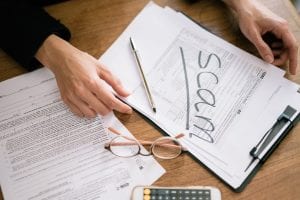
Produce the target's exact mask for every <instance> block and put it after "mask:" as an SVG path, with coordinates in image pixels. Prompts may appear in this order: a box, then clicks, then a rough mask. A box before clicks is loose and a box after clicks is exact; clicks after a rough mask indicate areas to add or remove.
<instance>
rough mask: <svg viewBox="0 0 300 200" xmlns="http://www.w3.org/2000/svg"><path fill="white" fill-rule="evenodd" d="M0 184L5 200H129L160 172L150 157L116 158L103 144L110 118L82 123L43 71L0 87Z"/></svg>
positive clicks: (112, 118) (108, 136)
mask: <svg viewBox="0 0 300 200" xmlns="http://www.w3.org/2000/svg"><path fill="white" fill-rule="evenodd" d="M0 113H1V115H0V163H1V164H0V182H1V188H2V191H3V194H4V197H5V199H7V200H21V199H22V200H41V199H47V200H50V199H55V200H57V199H64V200H66V199H81V200H90V199H103V200H104V199H129V197H130V193H131V190H132V188H133V187H134V186H136V185H140V184H144V185H148V184H152V183H153V182H154V181H155V180H157V179H158V178H159V177H160V176H161V175H162V174H163V173H164V169H163V168H162V167H161V166H160V165H159V164H158V163H157V162H156V161H155V160H154V159H153V158H152V157H140V156H136V157H133V158H119V157H117V156H115V155H113V154H112V153H111V152H109V151H108V150H106V149H104V144H105V143H107V142H109V141H110V139H111V138H112V137H114V136H113V135H112V133H109V132H108V131H107V127H108V126H112V127H114V128H116V129H118V130H119V131H120V132H122V133H123V134H126V135H128V136H131V134H130V133H129V131H128V130H127V129H126V128H125V127H124V126H123V125H122V124H121V123H120V122H119V121H118V119H117V118H116V117H115V116H114V115H113V113H111V114H109V115H108V116H106V117H100V116H99V117H97V118H94V119H84V118H79V117H76V116H75V115H73V114H72V113H71V112H70V111H69V109H68V108H67V107H66V105H65V104H64V103H63V102H62V101H61V99H60V94H59V91H58V88H57V85H56V81H55V79H54V77H53V75H52V74H51V73H50V72H49V71H48V70H47V69H46V68H43V69H40V70H37V71H34V72H32V73H29V74H26V75H22V76H19V77H16V78H13V79H11V80H8V81H4V82H2V83H0Z"/></svg>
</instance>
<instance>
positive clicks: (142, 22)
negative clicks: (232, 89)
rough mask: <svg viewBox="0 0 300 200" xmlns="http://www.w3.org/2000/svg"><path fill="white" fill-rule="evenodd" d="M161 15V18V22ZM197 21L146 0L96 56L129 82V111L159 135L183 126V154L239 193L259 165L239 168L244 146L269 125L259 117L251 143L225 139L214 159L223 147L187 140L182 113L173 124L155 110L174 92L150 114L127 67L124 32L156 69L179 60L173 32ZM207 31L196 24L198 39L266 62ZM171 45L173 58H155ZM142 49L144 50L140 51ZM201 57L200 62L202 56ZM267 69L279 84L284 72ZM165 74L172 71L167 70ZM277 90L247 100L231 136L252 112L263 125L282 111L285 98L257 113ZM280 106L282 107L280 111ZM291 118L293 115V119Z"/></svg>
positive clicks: (128, 53)
mask: <svg viewBox="0 0 300 200" xmlns="http://www.w3.org/2000/svg"><path fill="white" fill-rule="evenodd" d="M144 11H145V12H144ZM150 15H151V17H150ZM165 15H166V18H164V16H165ZM175 15H176V16H175ZM154 16H156V17H157V18H159V19H161V20H158V21H157V20H156V21H155V23H154V20H153V17H154ZM176 17H178V21H176ZM163 19H165V21H164V20H163ZM174 20H175V21H174ZM160 21H161V22H160ZM173 21H174V23H171V22H173ZM157 23H159V25H157ZM169 24H172V25H170V29H168V27H169ZM198 25H199V23H197V22H196V23H195V22H194V21H193V20H190V18H189V19H186V18H185V17H183V16H181V13H180V16H179V15H178V12H176V11H174V10H172V9H170V8H168V9H165V10H164V8H161V7H159V6H157V5H155V4H154V3H149V4H148V5H147V6H146V7H145V8H144V10H143V11H142V12H141V13H140V14H139V15H138V16H137V17H136V18H135V19H134V20H133V22H132V24H130V26H128V28H127V29H126V30H125V31H124V32H123V33H122V34H121V36H120V37H119V38H118V39H117V40H116V42H115V43H114V44H113V45H112V46H111V47H110V48H109V49H108V51H106V52H105V53H104V54H103V55H102V57H101V58H100V61H101V62H103V63H104V64H106V65H107V66H110V69H111V70H112V72H115V74H116V75H119V78H120V80H121V81H122V82H126V81H127V82H128V86H131V88H129V89H130V90H133V91H134V92H133V93H132V94H131V96H130V97H131V98H129V99H126V100H125V99H123V100H124V101H125V102H126V103H128V104H129V105H130V106H132V108H133V109H134V110H136V111H137V112H138V113H140V114H141V115H142V116H143V117H144V118H145V119H147V121H149V122H150V123H151V124H154V125H155V127H156V128H158V129H159V130H160V131H161V132H162V133H163V134H166V135H170V136H172V135H174V131H175V132H176V131H185V133H186V140H184V143H185V144H184V145H186V147H189V150H190V152H189V153H190V155H191V156H192V158H194V160H195V161H197V162H199V163H201V164H202V166H204V167H205V168H206V169H208V171H209V172H211V173H213V174H214V175H215V176H217V177H218V178H219V179H220V180H222V181H223V182H224V183H225V184H226V185H227V186H229V187H230V188H231V189H232V190H234V191H236V192H240V191H242V190H243V189H244V187H245V186H246V185H247V183H248V182H249V181H250V180H251V178H252V177H253V176H254V175H255V173H256V172H257V170H258V169H259V168H260V167H259V166H261V165H262V163H260V164H259V165H256V166H255V168H254V167H251V169H250V170H251V172H250V171H249V172H247V173H242V171H243V170H244V165H247V164H248V163H247V162H248V160H250V156H249V158H248V157H247V156H248V155H249V151H250V150H249V148H251V147H252V146H251V145H255V144H256V143H257V141H258V140H259V139H260V137H261V135H262V134H263V133H264V130H265V129H268V128H269V127H267V126H268V125H267V124H265V123H264V122H262V124H265V125H261V124H260V126H261V128H259V129H254V130H253V131H255V132H256V133H257V134H256V136H254V137H251V136H249V137H250V139H251V140H250V141H251V142H248V141H247V140H243V138H242V137H239V138H238V139H240V140H243V141H242V143H241V144H246V146H247V147H245V148H244V146H242V145H235V147H234V148H231V144H230V141H229V142H227V143H226V144H225V145H227V146H226V148H227V147H229V148H230V149H228V151H227V152H226V154H224V155H225V156H227V157H226V158H224V159H223V160H222V159H220V158H221V156H223V152H217V150H218V149H217V148H216V146H209V144H208V143H205V144H204V143H203V142H202V141H201V140H198V141H196V140H193V141H192V139H191V138H187V137H190V134H189V132H190V131H189V129H187V128H186V127H187V126H186V123H187V121H189V118H188V117H182V118H180V120H181V119H183V120H181V121H180V120H178V121H179V122H178V123H181V124H180V125H178V124H175V123H176V122H177V121H175V120H174V121H172V119H173V118H172V119H170V118H168V119H167V120H166V118H163V117H162V116H163V115H164V114H167V113H166V112H163V111H161V110H163V109H160V108H163V107H162V106H166V107H167V106H168V105H171V106H173V102H174V99H176V98H174V96H171V95H170V96H167V95H166V96H163V95H164V94H166V93H164V94H162V97H160V98H161V99H160V100H158V99H155V100H156V104H157V107H158V110H157V111H158V112H157V113H156V114H154V113H153V111H152V109H150V107H149V103H148V101H146V99H147V98H146V96H145V93H144V92H143V89H141V88H139V87H140V86H139V83H140V82H139V81H140V80H136V79H135V77H137V78H138V77H139V76H138V74H137V73H135V71H133V70H132V69H136V67H134V68H133V67H132V66H135V63H134V62H133V61H134V60H133V58H132V53H131V51H129V50H130V49H129V47H130V46H129V45H130V44H129V37H131V36H134V37H135V38H140V40H138V39H137V42H138V43H139V47H140V50H141V51H140V52H141V56H142V58H144V59H143V61H144V62H145V63H144V64H145V65H144V66H150V67H149V68H148V72H149V71H150V70H152V69H153V68H151V67H154V66H158V67H157V68H155V70H157V69H158V68H159V67H161V66H160V65H158V64H157V63H158V62H161V63H169V60H170V59H182V58H183V56H182V54H181V55H180V53H179V50H178V46H176V45H174V44H176V42H177V41H178V40H176V38H177V37H178V36H180V34H183V35H184V37H185V38H187V37H188V36H190V35H192V34H193V32H192V31H193V30H198ZM189 26H190V28H191V29H190V30H191V32H188V31H187V32H182V30H183V28H186V27H189ZM158 27H164V29H161V30H168V31H167V33H165V32H163V31H161V32H159V30H160V29H158ZM137 28H138V29H137ZM151 30H156V31H155V34H154V33H152V32H151ZM184 30H185V31H186V29H184ZM206 30H207V29H206ZM208 32H209V31H205V30H203V27H202V26H201V30H200V29H199V35H200V34H203V35H201V36H202V37H203V38H205V37H209V39H210V40H209V41H212V44H218V45H219V46H220V45H222V47H220V48H224V49H225V50H228V51H229V52H233V54H234V55H236V56H238V57H239V59H242V58H243V59H250V61H249V66H250V64H251V66H252V65H258V66H260V65H262V66H263V67H266V66H265V65H266V63H264V62H261V60H258V59H257V58H255V57H254V56H253V55H250V54H249V53H246V52H242V50H240V49H238V48H237V47H234V46H233V45H231V44H228V42H226V41H224V40H222V39H220V38H217V37H216V36H215V35H213V34H209V33H208ZM185 33H186V34H185ZM197 33H198V32H197ZM170 35H172V37H171V39H170V37H169V36H170ZM197 36H198V35H196V36H195V37H194V38H198V37H197ZM143 38H149V39H150V40H147V42H146V40H145V41H144V42H143ZM180 39H182V38H180ZM149 41H150V42H149ZM155 41H160V42H159V44H162V45H165V46H163V47H161V48H160V50H159V51H150V50H151V49H158V48H157V45H156V43H155ZM165 41H167V42H165ZM193 41H194V40H193ZM195 41H196V40H195ZM201 41H202V40H201ZM187 42H191V41H187ZM143 44H144V45H143ZM189 44H190V43H189ZM203 44H204V46H203V47H204V50H203V51H205V50H206V48H205V45H206V44H207V43H203ZM149 45H150V47H149ZM180 45H182V43H180ZM180 45H179V47H181V46H180ZM193 45H195V46H197V45H198V44H197V45H196V43H193ZM224 46H225V47H224ZM146 47H147V48H146ZM154 47H155V48H154ZM188 47H190V46H189V45H187V46H186V48H188ZM192 47H193V46H192ZM143 48H144V49H143ZM174 48H177V49H176V51H177V50H178V51H177V52H178V54H176V56H177V57H176V56H170V57H167V58H166V60H163V61H161V60H159V59H161V58H165V56H166V55H173V54H172V53H170V49H174ZM193 50H195V49H193ZM196 51H197V52H196V53H198V51H199V49H198V48H197V49H196ZM207 51H209V52H210V49H207ZM115 52H118V53H120V54H122V55H124V56H123V57H122V59H113V55H114V53H115ZM144 52H146V54H144ZM147 55H148V57H147ZM149 55H151V56H150V58H152V59H150V60H151V62H150V61H149V60H148V64H149V65H147V58H149ZM193 55H194V54H193ZM227 55H228V54H227ZM180 56H181V57H180ZM174 57H176V58H174ZM173 61H174V60H172V62H173ZM198 61H199V60H198ZM176 62H177V61H176ZM178 62H183V61H182V60H180V61H178ZM203 62H205V61H203ZM121 64H122V65H123V66H124V67H123V68H119V66H120V65H121ZM183 65H184V64H183ZM170 66H173V65H170ZM231 66H232V65H231ZM231 66H228V67H231ZM236 66H237V65H235V66H234V70H236ZM180 67H184V66H180ZM146 68H147V67H146ZM159 69H162V68H159ZM163 69H164V68H163ZM267 69H270V67H269V66H268V68H267V67H266V68H264V70H266V72H270V74H267V76H266V77H268V78H269V79H268V80H267V81H268V82H267V84H269V83H271V85H272V86H273V85H275V84H274V83H276V87H277V86H278V85H280V86H282V82H281V79H284V77H283V74H284V71H282V70H279V69H276V68H271V69H274V70H269V71H267ZM179 70H181V71H183V70H184V69H182V68H179ZM279 71H280V73H279ZM266 72H264V73H262V74H258V75H257V78H258V79H263V77H264V76H265V75H266ZM146 73H147V70H146ZM160 73H161V74H158V73H153V74H154V75H153V77H154V79H153V82H152V84H157V83H159V81H160V80H161V79H159V78H158V77H159V75H163V73H162V72H160ZM170 74H175V73H170ZM229 74H230V73H229ZM133 75H134V76H133ZM246 75H248V74H246ZM153 77H152V78H153ZM229 77H232V76H231V75H228V77H227V78H229ZM244 77H246V76H244ZM148 78H149V76H148ZM162 78H165V77H162ZM179 78H180V77H179ZM181 78H182V79H180V80H181V82H180V84H184V83H185V82H184V81H186V80H184V77H181ZM170 79H172V77H170ZM149 80H151V78H150V79H148V81H149ZM164 80H165V79H164ZM176 80H179V79H176ZM182 80H183V81H182ZM230 80H231V79H230ZM238 80H239V79H238ZM270 80H271V81H270ZM272 80H279V81H280V82H279V81H278V82H274V81H272ZM154 81H156V82H154ZM171 83H173V82H172V80H171V81H170V82H167V83H166V85H167V86H166V87H168V86H172V84H171ZM176 83H177V84H179V82H176ZM264 83H265V82H264ZM149 84H150V86H153V85H151V81H150V82H149ZM194 84H196V83H194ZM265 85H266V84H264V85H263V84H262V88H263V89H269V88H270V87H265ZM156 86H157V88H158V89H161V86H162V85H160V84H157V85H156ZM158 86H159V87H158ZM176 86H177V85H176ZM170 88H171V87H170ZM170 88H167V91H168V92H169V89H170ZM174 88H175V89H176V88H177V87H174ZM174 88H173V89H172V90H171V91H172V92H177V91H173V90H175V89H174ZM183 88H184V87H183ZM226 88H228V85H226ZM246 89H247V88H246ZM277 89H278V88H275V87H272V88H270V90H269V91H271V92H268V94H267V95H268V96H266V95H264V96H263V97H264V99H263V101H262V102H263V103H259V102H255V103H254V104H252V105H251V106H254V107H255V109H256V110H255V112H254V114H252V115H251V117H249V115H248V113H246V115H244V117H243V118H242V119H243V120H240V119H241V118H238V117H237V118H238V120H240V121H235V123H236V124H238V128H236V129H234V130H233V131H234V134H232V135H234V136H235V137H236V136H242V135H241V134H240V131H242V130H243V128H244V127H247V128H250V127H251V124H249V123H247V121H248V120H249V119H250V120H256V118H257V116H258V115H260V116H262V117H264V116H266V117H268V118H266V119H267V121H268V124H271V123H272V120H275V119H276V115H277V114H278V113H282V111H283V110H284V108H285V106H286V105H288V104H289V102H290V101H285V102H286V103H283V104H280V107H277V109H276V111H275V112H271V114H270V113H269V114H268V113H267V112H265V113H264V114H265V115H263V114H262V112H263V111H262V110H261V109H264V108H263V107H262V105H263V104H264V105H265V103H267V101H268V99H267V98H269V99H270V97H272V96H271V95H272V94H274V93H272V92H276V91H278V90H277ZM293 89H294V88H293ZM297 89H298V87H297ZM176 90H177V89H176ZM161 91H164V90H161ZM195 91H196V90H195ZM195 91H194V92H195ZM293 92H294V90H293ZM154 94H156V97H157V98H158V93H157V91H155V92H154ZM172 94H173V93H172ZM182 94H184V95H186V94H185V93H180V95H181V97H182ZM287 94H290V93H287ZM293 94H294V93H293ZM254 95H255V94H254ZM279 96H280V95H279ZM247 97H248V96H247ZM254 97H255V98H254V99H259V98H256V97H260V96H259V95H258V96H254ZM277 97H278V96H277ZM172 98H173V99H172ZM165 99H167V100H170V101H166V102H171V103H169V104H163V103H161V102H162V100H165ZM186 99H187V98H186ZM186 99H185V100H186ZM244 99H245V98H244ZM297 99H298V98H297ZM157 100H158V101H157ZM223 100H224V99H223ZM238 100H240V99H238ZM259 100H260V99H259ZM160 103H161V104H160ZM185 103H186V101H185V102H183V104H185ZM159 104H160V105H159ZM176 105H177V104H175V106H176ZM181 105H182V104H180V105H179V107H180V106H181ZM186 105H190V104H188V103H186ZM274 105H276V104H273V106H274ZM290 105H291V106H294V107H296V108H297V109H299V107H298V106H297V105H294V103H292V102H291V103H290ZM160 106H161V107H160ZM166 107H164V111H165V110H167V111H168V112H169V111H170V112H171V113H170V114H172V116H176V115H174V114H176V113H177V112H173V111H174V110H172V109H170V110H168V109H169V108H168V107H167V108H166ZM186 107H187V106H186ZM186 107H185V106H184V107H180V108H179V109H178V110H179V112H180V113H179V114H182V113H185V112H187V111H186V110H185V109H186ZM194 107H195V106H194ZM194 107H192V106H191V108H193V109H195V108H194ZM258 107H259V108H258ZM270 108H272V107H270ZM280 109H282V111H281V110H280ZM175 111H177V110H175ZM234 111H235V112H236V113H238V112H239V111H240V110H234ZM248 111H249V110H248ZM226 112H227V111H226ZM230 113H231V114H232V113H233V111H232V112H231V111H230V112H228V115H229V114H230ZM238 114H240V113H238ZM228 115H224V117H227V116H228ZM180 116H182V115H180ZM297 119H298V117H297ZM293 120H294V118H293ZM220 121H221V120H220ZM223 121H224V120H223ZM223 121H222V122H223ZM295 123H296V120H295ZM232 124H233V123H231V124H229V125H228V126H230V125H232ZM177 125H178V126H177ZM234 125H235V124H233V125H232V127H233V126H234ZM219 127H220V126H219ZM291 128H292V127H290V128H284V129H286V130H283V131H284V133H282V134H281V137H280V138H278V139H276V144H275V143H274V144H273V145H272V147H271V148H270V151H269V153H268V155H270V154H271V153H272V152H273V151H274V150H275V149H276V146H278V144H279V143H280V142H281V141H282V140H283V138H284V136H286V135H287V134H288V131H289V130H290V129H291ZM220 131H221V132H222V133H225V131H226V130H225V129H223V128H221V129H220ZM226 133H227V132H226ZM229 135H230V134H229ZM232 135H231V136H232ZM195 138H196V137H195ZM206 142H207V141H206ZM189 145H191V146H189ZM201 145H203V146H201ZM241 146H242V147H241ZM206 147H208V148H210V147H212V148H211V150H212V152H209V150H207V149H204V148H206ZM213 148H214V149H213ZM239 148H241V150H242V151H243V152H242V154H241V153H239V154H237V153H235V154H234V156H232V154H231V153H232V152H231V151H236V150H237V149H239ZM209 156H210V157H209ZM230 156H232V158H233V159H231V158H230ZM207 157H209V158H208V159H206V158H207ZM225 159H226V160H225ZM238 159H243V161H241V162H240V161H239V160H238ZM265 159H267V156H266V157H265ZM222 162H223V163H222ZM226 162H227V163H226ZM218 164H221V165H222V166H220V165H218ZM255 164H257V163H255ZM222 167H223V168H222ZM221 170H223V171H221ZM236 171H238V172H236ZM232 177H233V178H232ZM236 177H238V178H236Z"/></svg>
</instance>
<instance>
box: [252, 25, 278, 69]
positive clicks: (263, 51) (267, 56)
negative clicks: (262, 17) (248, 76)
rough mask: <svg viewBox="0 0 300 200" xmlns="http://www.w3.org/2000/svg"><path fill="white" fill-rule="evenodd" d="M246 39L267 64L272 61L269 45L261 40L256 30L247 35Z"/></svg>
mask: <svg viewBox="0 0 300 200" xmlns="http://www.w3.org/2000/svg"><path fill="white" fill-rule="evenodd" d="M248 39H249V40H250V41H251V42H252V43H253V44H254V46H255V47H256V49H257V50H258V52H259V54H260V55H261V57H262V58H263V59H264V60H265V61H266V62H268V63H272V62H273V61H274V56H273V53H272V50H271V48H270V47H269V45H268V44H267V43H266V42H265V41H264V40H263V39H262V36H261V35H260V33H259V32H258V31H257V30H254V31H253V32H252V34H250V35H249V37H248Z"/></svg>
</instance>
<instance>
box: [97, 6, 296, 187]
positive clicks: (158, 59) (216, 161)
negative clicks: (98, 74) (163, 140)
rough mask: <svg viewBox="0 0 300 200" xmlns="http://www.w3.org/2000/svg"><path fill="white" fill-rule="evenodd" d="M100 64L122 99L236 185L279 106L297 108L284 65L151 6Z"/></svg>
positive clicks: (215, 171) (246, 174)
mask: <svg viewBox="0 0 300 200" xmlns="http://www.w3.org/2000/svg"><path fill="white" fill-rule="evenodd" d="M130 37H132V38H133V39H134V41H135V45H136V48H137V49H138V50H139V54H140V57H141V61H142V66H143V68H144V71H145V74H146V79H147V81H148V84H149V86H150V90H151V91H152V96H153V99H154V101H155V104H156V107H157V112H156V113H154V112H153V111H152V109H151V107H150V106H149V103H148V100H147V96H146V93H145V89H144V87H143V84H142V82H141V78H140V76H139V71H138V67H137V65H136V63H135V59H134V56H133V54H132V51H131V49H130V45H129V38H130ZM100 61H101V62H103V63H104V64H105V65H107V66H108V67H109V68H110V69H111V70H112V72H113V73H114V74H116V75H117V76H118V77H119V78H120V79H121V81H122V83H123V84H124V86H125V87H126V88H127V89H129V90H131V91H132V94H131V95H130V96H129V97H128V98H127V99H124V101H126V102H127V103H128V104H130V105H131V106H132V107H134V108H135V109H136V110H138V111H139V112H141V113H142V114H143V115H145V116H146V117H147V118H149V119H150V120H152V121H153V122H154V123H155V124H157V125H158V126H159V127H160V128H162V129H163V130H164V131H165V132H166V133H167V134H169V135H170V136H174V135H175V134H177V133H179V132H183V133H184V134H185V137H184V139H182V140H181V141H182V143H183V144H184V145H185V146H186V147H187V148H188V149H189V151H190V152H191V153H192V154H193V155H194V156H195V157H196V158H197V159H199V161H200V162H202V163H203V164H204V165H205V166H207V167H208V168H209V169H210V170H212V171H213V172H214V173H215V174H217V175H218V176H219V177H220V178H221V179H223V180H224V181H225V182H226V183H228V184H229V185H230V186H231V187H232V188H234V189H237V188H239V187H241V185H242V183H243V182H244V181H245V179H246V177H247V176H248V175H249V174H250V173H251V171H252V170H253V168H254V167H255V166H256V165H257V164H258V161H256V162H254V164H253V165H252V166H251V167H250V168H249V170H245V169H246V168H247V166H248V164H249V162H250V161H251V159H252V157H251V156H250V155H249V152H250V150H251V149H252V148H253V147H254V146H255V145H256V144H257V142H258V141H259V140H260V139H261V138H262V136H263V135H264V134H265V132H266V131H267V130H268V129H269V128H270V127H271V126H272V125H273V124H274V122H276V120H277V118H278V116H279V115H280V114H281V113H282V112H283V110H284V109H285V107H286V106H287V105H290V106H292V107H294V108H295V109H298V110H299V109H300V103H299V102H300V94H299V92H297V90H298V88H299V85H296V84H294V83H292V82H290V81H288V80H286V79H285V78H284V77H283V75H284V73H285V72H284V71H283V70H281V69H279V68H277V67H275V66H273V65H271V64H267V63H265V62H264V61H263V60H261V59H259V58H257V57H254V56H252V55H250V54H249V53H247V52H245V51H243V50H241V49H239V48H237V47H235V46H233V45H231V44H229V43H228V42H226V41H224V40H222V39H221V38H219V37H217V36H215V35H213V34H211V33H209V32H208V31H206V30H205V29H203V28H201V27H200V26H199V25H197V24H195V23H194V22H193V21H191V20H190V19H189V18H187V17H186V16H185V15H183V14H181V13H178V12H176V11H174V10H172V9H170V8H168V7H166V8H161V7H159V6H157V5H155V4H154V3H149V4H148V5H147V6H146V7H145V8H144V9H143V10H142V11H141V12H140V13H139V14H138V16H137V17H136V18H135V19H134V20H133V21H132V23H131V24H130V25H129V26H128V27H127V29H126V30H125V31H124V32H123V33H122V34H121V36H120V37H119V38H118V39H117V40H116V41H115V42H114V44H113V45H112V46H111V47H110V48H109V49H108V50H107V51H106V53H105V54H104V55H103V56H102V57H101V58H100ZM279 135H280V134H278V137H279ZM278 137H276V138H274V141H275V140H276V139H278ZM274 141H272V142H271V143H270V146H272V145H273V143H274ZM264 153H265V152H264Z"/></svg>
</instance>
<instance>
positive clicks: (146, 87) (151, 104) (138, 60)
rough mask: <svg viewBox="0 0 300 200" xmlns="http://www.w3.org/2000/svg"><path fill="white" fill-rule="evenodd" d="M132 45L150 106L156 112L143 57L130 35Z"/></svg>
mask: <svg viewBox="0 0 300 200" xmlns="http://www.w3.org/2000/svg"><path fill="white" fill-rule="evenodd" d="M130 46H131V49H132V51H133V55H134V57H135V61H136V63H137V66H138V68H139V71H140V76H141V79H142V82H143V85H144V88H145V90H146V94H147V98H148V101H149V103H150V106H151V108H152V110H153V112H156V107H155V104H154V101H153V98H152V95H151V92H150V89H149V86H148V83H147V81H146V77H145V74H144V71H143V68H142V64H141V59H140V57H139V53H138V51H137V49H136V46H135V44H134V42H133V40H132V38H131V37H130Z"/></svg>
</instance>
